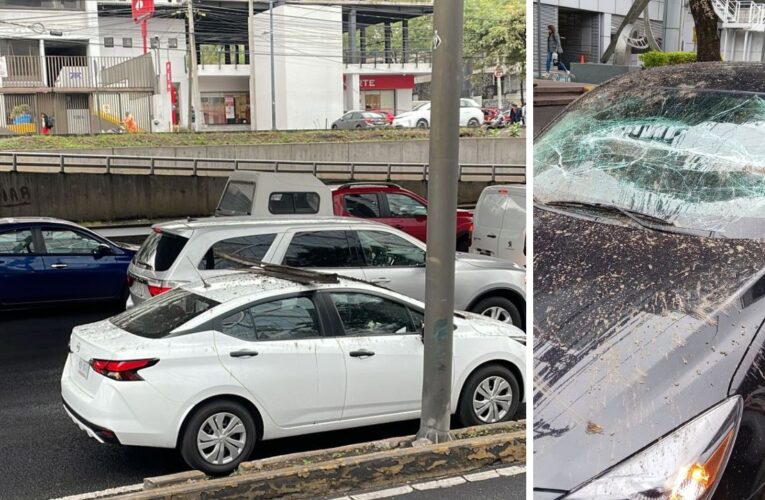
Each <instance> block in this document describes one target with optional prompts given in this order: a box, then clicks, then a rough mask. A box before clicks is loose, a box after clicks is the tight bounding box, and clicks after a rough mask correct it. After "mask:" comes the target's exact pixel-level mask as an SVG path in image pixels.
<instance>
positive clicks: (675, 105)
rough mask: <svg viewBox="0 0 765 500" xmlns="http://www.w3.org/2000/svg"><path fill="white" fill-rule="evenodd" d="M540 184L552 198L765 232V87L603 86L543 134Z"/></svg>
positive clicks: (537, 167)
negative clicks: (736, 89) (737, 89)
mask: <svg viewBox="0 0 765 500" xmlns="http://www.w3.org/2000/svg"><path fill="white" fill-rule="evenodd" d="M534 183H535V184H534V195H535V199H536V201H537V202H539V203H543V204H546V203H554V202H581V203H585V204H593V203H597V204H603V205H608V206H614V207H618V208H620V209H624V210H629V211H634V213H639V214H644V215H647V216H652V217H656V218H657V219H661V220H663V221H667V222H669V223H671V224H672V225H674V226H677V227H681V228H688V229H694V230H700V231H709V232H710V233H713V235H714V236H717V237H727V238H753V239H762V238H765V94H764V93H749V92H730V91H715V90H698V89H691V88H687V89H686V88H666V87H659V88H657V87H653V86H650V85H646V86H645V87H644V88H640V89H635V90H632V91H630V92H624V91H613V90H612V89H611V90H606V89H603V90H596V91H594V92H593V93H592V94H591V95H589V96H587V97H585V98H583V99H582V100H580V101H579V102H578V103H577V104H575V105H574V107H573V108H572V109H570V110H569V111H567V112H566V114H565V115H563V116H562V117H560V118H559V119H558V121H557V122H556V123H555V124H554V125H553V126H552V127H551V128H549V129H548V130H547V131H546V132H545V133H544V134H543V135H542V136H541V137H539V138H538V139H537V141H536V143H535V147H534ZM598 215H601V214H600V213H599V214H598ZM614 216H615V217H618V216H619V214H618V212H615V214H614Z"/></svg>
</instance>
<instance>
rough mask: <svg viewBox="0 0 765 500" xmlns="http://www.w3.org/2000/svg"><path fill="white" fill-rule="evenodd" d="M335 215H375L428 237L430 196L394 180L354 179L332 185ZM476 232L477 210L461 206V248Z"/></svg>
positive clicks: (377, 219) (464, 248) (465, 247)
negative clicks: (355, 180)
mask: <svg viewBox="0 0 765 500" xmlns="http://www.w3.org/2000/svg"><path fill="white" fill-rule="evenodd" d="M332 207H333V210H334V212H335V215H339V216H344V217H361V218H363V219H374V220H375V222H380V223H382V224H387V225H389V226H393V227H395V228H396V229H399V230H401V231H404V232H405V233H407V234H410V235H411V236H414V237H415V238H417V239H418V240H420V241H425V240H426V237H427V234H428V200H426V199H425V198H423V197H421V196H419V195H418V194H417V193H414V192H412V191H409V190H408V189H404V188H403V187H401V186H399V185H398V184H393V183H390V182H351V183H347V184H342V185H338V186H332ZM472 234H473V214H472V212H469V211H467V210H457V251H459V252H467V251H468V250H469V249H470V241H471V238H472Z"/></svg>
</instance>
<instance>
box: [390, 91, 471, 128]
mask: <svg viewBox="0 0 765 500" xmlns="http://www.w3.org/2000/svg"><path fill="white" fill-rule="evenodd" d="M482 123H483V111H481V107H480V106H479V105H478V103H477V102H475V101H474V100H473V99H464V98H463V99H460V127H478V126H480V125H481V124H482ZM392 125H393V126H394V127H397V128H412V127H416V128H429V127H430V101H425V102H422V103H420V104H418V105H417V106H415V107H414V109H412V111H407V112H405V113H401V114H400V115H396V117H395V118H393V123H392Z"/></svg>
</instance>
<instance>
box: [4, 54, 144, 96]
mask: <svg viewBox="0 0 765 500" xmlns="http://www.w3.org/2000/svg"><path fill="white" fill-rule="evenodd" d="M2 59H4V60H5V70H6V71H5V72H4V74H5V75H6V76H3V77H0V88H2V89H3V93H6V94H7V93H39V92H96V91H110V90H115V91H155V89H156V85H157V76H156V73H155V71H154V63H153V61H152V58H151V54H146V55H143V56H139V57H89V56H4V57H3V58H2ZM1 64H2V63H1V62H0V65H1ZM0 69H1V68H0ZM0 74H2V73H0Z"/></svg>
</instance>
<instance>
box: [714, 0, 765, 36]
mask: <svg viewBox="0 0 765 500" xmlns="http://www.w3.org/2000/svg"><path fill="white" fill-rule="evenodd" d="M712 7H713V8H714V11H715V14H717V16H718V17H719V18H720V19H722V21H723V23H724V24H733V25H738V26H742V27H745V28H747V29H757V30H760V31H761V30H763V29H764V28H765V4H761V3H757V2H754V1H751V0H712Z"/></svg>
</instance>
